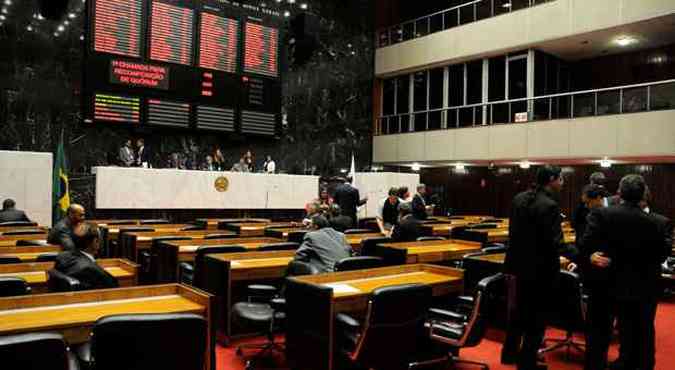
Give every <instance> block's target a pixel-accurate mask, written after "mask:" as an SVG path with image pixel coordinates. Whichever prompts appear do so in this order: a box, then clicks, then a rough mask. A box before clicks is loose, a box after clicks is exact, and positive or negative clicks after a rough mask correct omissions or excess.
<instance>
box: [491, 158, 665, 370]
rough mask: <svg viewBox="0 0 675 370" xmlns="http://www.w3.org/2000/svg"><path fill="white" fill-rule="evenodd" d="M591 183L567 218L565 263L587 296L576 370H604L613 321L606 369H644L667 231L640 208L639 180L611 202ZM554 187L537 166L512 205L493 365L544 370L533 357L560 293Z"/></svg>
mask: <svg viewBox="0 0 675 370" xmlns="http://www.w3.org/2000/svg"><path fill="white" fill-rule="evenodd" d="M600 179H601V176H600V175H597V174H594V175H593V176H592V177H591V184H589V185H588V186H586V187H585V188H584V191H583V194H582V202H583V206H581V207H580V208H579V209H578V210H577V212H576V219H575V222H574V224H575V226H576V228H577V248H578V249H579V252H578V254H577V255H576V258H575V259H576V260H575V261H573V262H574V264H573V266H574V265H576V266H578V268H579V272H580V275H581V279H582V281H583V285H584V288H585V290H586V293H587V294H588V320H587V325H586V328H587V330H586V338H587V341H586V344H587V350H586V360H585V366H584V369H585V370H600V369H603V370H604V369H606V368H607V351H608V348H609V342H610V338H611V333H612V328H613V323H614V319H615V318H616V320H617V325H618V329H619V342H620V355H619V359H618V360H617V361H616V362H614V363H612V364H611V365H610V368H612V369H616V370H620V369H625V370H638V369H639V370H651V369H653V368H654V362H655V359H654V352H655V346H654V319H655V315H656V306H657V299H658V297H659V295H660V294H661V293H662V287H661V285H660V276H661V263H663V261H664V260H665V259H666V258H667V256H668V255H669V254H670V250H671V246H672V240H671V237H672V230H673V227H672V226H673V225H672V223H671V222H670V220H668V219H667V218H666V217H663V216H661V215H658V214H656V213H654V212H651V211H650V210H649V208H648V207H647V205H646V199H647V197H648V194H649V191H648V188H647V185H646V184H645V180H644V178H643V177H642V176H640V175H627V176H625V177H623V178H622V179H621V182H620V184H619V189H618V193H617V195H616V196H612V197H610V196H608V194H607V192H606V191H605V189H604V186H603V185H601V184H599V182H600ZM563 183H564V179H563V176H562V173H561V169H560V168H559V167H556V166H543V167H541V168H540V169H539V170H538V171H537V184H536V187H535V188H534V189H532V190H528V191H526V192H523V193H520V194H518V195H517V196H516V197H515V198H514V200H513V204H512V210H511V217H510V223H509V239H510V241H509V248H508V250H507V253H506V260H505V266H504V267H505V272H506V274H507V286H508V290H509V294H508V295H509V300H510V302H509V311H510V313H511V315H510V318H509V324H508V328H507V337H506V341H505V343H504V346H503V348H502V363H505V364H511V363H517V365H518V369H520V370H531V369H546V366H545V365H544V364H539V363H538V361H537V358H538V357H537V354H538V350H539V348H540V346H541V344H542V340H543V337H544V332H545V329H546V326H547V323H548V320H549V313H550V312H551V311H552V309H553V305H552V304H551V302H555V300H556V294H558V293H559V291H558V290H557V287H558V282H559V277H560V269H561V259H560V250H561V246H562V243H563V234H562V227H561V222H562V215H561V210H560V206H559V196H560V190H561V189H562V186H563Z"/></svg>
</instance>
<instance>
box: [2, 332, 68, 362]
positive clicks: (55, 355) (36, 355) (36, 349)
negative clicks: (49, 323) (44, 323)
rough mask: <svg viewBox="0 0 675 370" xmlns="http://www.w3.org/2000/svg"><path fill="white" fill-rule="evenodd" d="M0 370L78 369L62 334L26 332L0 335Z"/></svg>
mask: <svg viewBox="0 0 675 370" xmlns="http://www.w3.org/2000/svg"><path fill="white" fill-rule="evenodd" d="M0 358H1V359H2V368H3V369H21V370H78V369H79V368H80V367H79V364H78V362H77V359H76V358H75V356H74V355H73V354H72V353H71V352H70V351H69V350H68V347H67V346H66V342H65V340H64V339H63V335H61V334H57V333H30V334H19V335H8V336H2V337H0Z"/></svg>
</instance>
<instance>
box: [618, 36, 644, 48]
mask: <svg viewBox="0 0 675 370" xmlns="http://www.w3.org/2000/svg"><path fill="white" fill-rule="evenodd" d="M636 42H638V40H637V39H636V38H635V37H631V36H619V37H617V38H616V39H615V40H614V43H615V44H617V45H619V46H621V47H626V46H629V45H632V44H635V43H636Z"/></svg>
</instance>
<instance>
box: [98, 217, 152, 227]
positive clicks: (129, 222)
mask: <svg viewBox="0 0 675 370" xmlns="http://www.w3.org/2000/svg"><path fill="white" fill-rule="evenodd" d="M86 221H87V222H88V223H91V224H94V225H96V226H98V227H102V226H112V225H120V226H121V225H127V226H134V225H139V224H140V223H141V220H131V219H130V220H113V219H99V220H86Z"/></svg>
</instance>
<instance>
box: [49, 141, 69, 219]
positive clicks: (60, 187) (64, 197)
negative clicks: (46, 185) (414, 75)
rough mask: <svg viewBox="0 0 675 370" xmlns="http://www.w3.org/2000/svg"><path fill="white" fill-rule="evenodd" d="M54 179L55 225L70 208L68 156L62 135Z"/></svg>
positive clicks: (53, 212) (53, 210)
mask: <svg viewBox="0 0 675 370" xmlns="http://www.w3.org/2000/svg"><path fill="white" fill-rule="evenodd" d="M52 177H53V178H52V207H53V208H52V220H53V223H54V224H55V223H57V222H58V221H59V220H60V219H62V218H63V217H65V215H66V211H67V210H68V207H70V188H69V187H68V166H67V164H66V154H65V152H64V150H63V135H61V141H60V142H59V147H58V149H57V150H56V158H55V160H54V172H53V174H52Z"/></svg>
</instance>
